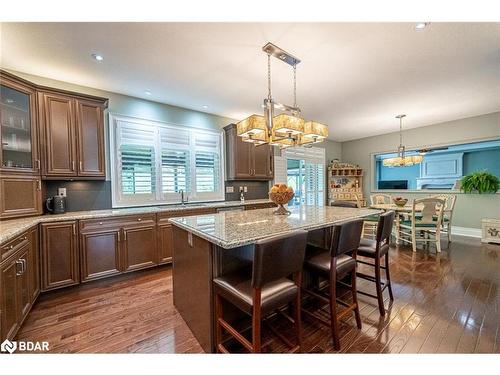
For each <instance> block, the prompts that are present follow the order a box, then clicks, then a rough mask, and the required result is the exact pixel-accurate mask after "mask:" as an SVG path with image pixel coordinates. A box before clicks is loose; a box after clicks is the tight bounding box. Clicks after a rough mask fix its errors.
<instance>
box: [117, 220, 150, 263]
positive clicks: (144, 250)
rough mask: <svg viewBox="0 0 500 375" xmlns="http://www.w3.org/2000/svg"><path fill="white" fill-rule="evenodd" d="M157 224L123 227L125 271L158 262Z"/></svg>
mask: <svg viewBox="0 0 500 375" xmlns="http://www.w3.org/2000/svg"><path fill="white" fill-rule="evenodd" d="M156 249H157V248H156V225H155V223H153V225H142V226H135V227H129V228H124V229H123V271H124V272H128V271H135V270H139V269H142V268H148V267H152V266H155V265H157V264H158V253H157V251H156Z"/></svg>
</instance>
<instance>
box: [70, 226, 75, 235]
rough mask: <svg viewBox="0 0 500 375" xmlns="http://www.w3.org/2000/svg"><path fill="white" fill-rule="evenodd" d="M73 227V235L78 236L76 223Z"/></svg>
mask: <svg viewBox="0 0 500 375" xmlns="http://www.w3.org/2000/svg"><path fill="white" fill-rule="evenodd" d="M71 227H72V228H73V236H76V226H75V224H73V225H72V226H71Z"/></svg>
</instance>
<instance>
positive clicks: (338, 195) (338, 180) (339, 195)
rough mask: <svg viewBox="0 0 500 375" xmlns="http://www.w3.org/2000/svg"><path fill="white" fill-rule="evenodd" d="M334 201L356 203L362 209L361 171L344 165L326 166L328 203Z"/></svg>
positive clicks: (363, 204) (364, 202)
mask: <svg viewBox="0 0 500 375" xmlns="http://www.w3.org/2000/svg"><path fill="white" fill-rule="evenodd" d="M335 200H343V201H352V202H358V201H359V203H360V204H361V205H362V206H363V207H364V206H366V201H365V199H364V197H363V169H361V168H359V167H358V166H355V165H350V164H346V163H334V164H332V165H330V166H328V203H331V202H333V201H335Z"/></svg>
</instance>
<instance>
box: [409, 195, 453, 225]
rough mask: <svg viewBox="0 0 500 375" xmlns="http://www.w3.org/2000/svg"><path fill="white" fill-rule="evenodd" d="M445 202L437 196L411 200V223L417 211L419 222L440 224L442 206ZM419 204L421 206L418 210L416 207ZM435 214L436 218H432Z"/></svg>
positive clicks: (413, 221)
mask: <svg viewBox="0 0 500 375" xmlns="http://www.w3.org/2000/svg"><path fill="white" fill-rule="evenodd" d="M445 204H446V201H445V200H443V199H439V198H420V199H415V200H413V206H412V223H415V220H416V217H417V213H420V215H421V217H420V219H419V222H420V223H423V224H436V226H440V225H441V223H442V221H443V208H444V206H445ZM419 205H422V206H423V208H422V210H421V211H420V212H419V211H417V209H416V208H417V206H419ZM435 216H437V220H434V217H435Z"/></svg>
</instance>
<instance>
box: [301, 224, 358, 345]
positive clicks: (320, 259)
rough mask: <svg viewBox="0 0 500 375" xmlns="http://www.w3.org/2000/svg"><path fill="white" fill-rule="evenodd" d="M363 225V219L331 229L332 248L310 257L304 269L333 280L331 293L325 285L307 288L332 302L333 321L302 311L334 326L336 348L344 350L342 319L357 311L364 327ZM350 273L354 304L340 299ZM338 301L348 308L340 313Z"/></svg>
mask: <svg viewBox="0 0 500 375" xmlns="http://www.w3.org/2000/svg"><path fill="white" fill-rule="evenodd" d="M362 227H363V220H353V221H350V222H347V223H345V224H342V225H337V226H334V227H331V228H328V229H329V231H330V235H329V249H328V250H325V249H323V250H322V251H320V252H319V253H318V252H316V254H315V255H313V256H311V257H309V258H307V259H306V261H305V263H304V268H305V269H307V270H308V271H309V272H310V273H311V274H313V276H314V275H317V276H321V277H323V278H326V279H327V280H328V281H329V283H328V289H329V293H325V292H324V291H323V290H322V289H323V288H319V289H317V290H312V289H305V288H304V289H303V291H304V293H306V294H308V295H310V296H312V297H314V298H316V299H318V300H320V301H321V302H323V303H324V304H329V305H330V321H327V320H325V319H324V318H323V317H321V316H319V315H318V314H317V313H315V312H311V311H308V310H306V309H302V312H303V313H304V314H306V315H307V316H309V317H311V318H314V319H315V320H317V321H319V322H320V323H322V324H324V325H326V326H328V327H330V329H331V332H332V339H333V346H334V348H335V349H336V350H339V349H340V338H339V327H338V321H339V320H340V319H341V318H342V317H344V316H346V315H347V314H350V313H351V312H353V311H354V316H355V318H356V325H357V327H358V328H359V329H361V317H360V314H359V306H358V300H357V295H356V250H357V248H358V247H359V241H360V238H361V230H362ZM309 249H312V250H314V249H317V247H312V248H310V247H308V250H309ZM348 253H352V255H348ZM348 276H350V278H351V284H350V285H349V286H350V288H351V293H352V303H351V304H348V303H346V302H344V301H341V300H340V299H337V282H338V281H340V280H342V279H344V278H346V277H348ZM337 303H339V304H340V305H343V306H344V307H346V309H345V310H344V311H342V312H341V313H340V314H337Z"/></svg>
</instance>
